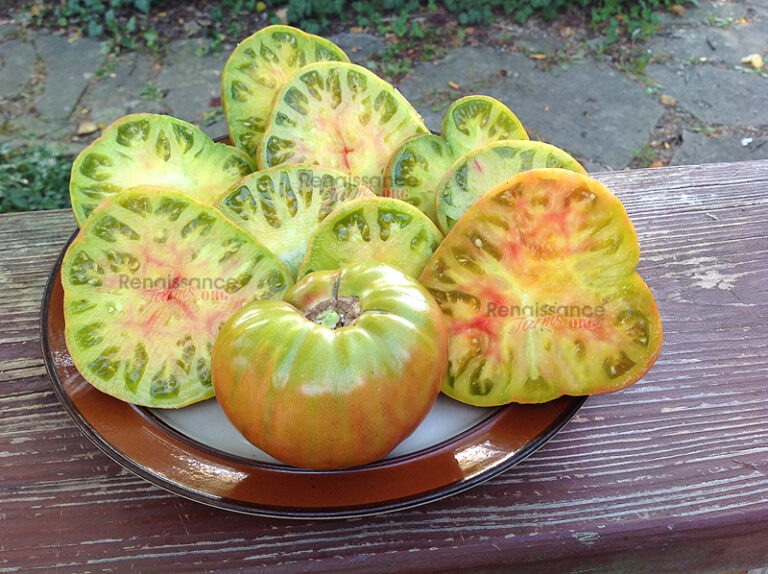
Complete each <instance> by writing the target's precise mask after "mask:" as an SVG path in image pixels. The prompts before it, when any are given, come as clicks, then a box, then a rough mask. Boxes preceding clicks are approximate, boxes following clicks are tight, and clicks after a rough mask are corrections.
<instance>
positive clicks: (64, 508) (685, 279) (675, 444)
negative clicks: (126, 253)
mask: <svg viewBox="0 0 768 574" xmlns="http://www.w3.org/2000/svg"><path fill="white" fill-rule="evenodd" d="M596 177H597V178H598V179H600V180H601V181H603V182H604V183H606V184H607V185H608V186H609V187H611V188H612V189H614V190H615V191H616V193H617V195H619V197H620V198H621V199H622V200H623V201H624V203H625V205H626V207H627V210H628V211H629V213H630V216H631V217H632V218H633V221H634V223H635V225H636V228H637V232H638V235H639V239H640V244H641V246H642V248H643V252H642V257H641V262H640V267H639V270H640V272H641V273H642V274H643V276H644V277H645V278H646V280H647V282H648V283H649V284H650V286H651V288H652V289H653V291H654V293H655V295H656V297H657V300H658V302H659V307H660V310H661V314H662V317H663V320H664V327H665V342H664V348H663V351H662V355H661V357H660V358H659V360H658V362H657V363H656V365H655V366H654V368H653V369H652V370H651V372H650V373H649V374H648V375H647V376H646V377H645V378H644V379H643V380H641V381H640V382H639V383H637V384H636V385H634V386H633V387H630V388H629V389H627V390H625V391H622V392H619V393H615V394H611V395H602V396H595V397H591V398H590V399H589V400H588V401H587V403H586V405H585V406H584V407H583V408H582V410H581V411H580V412H579V413H578V414H577V416H576V417H575V418H574V419H573V420H572V421H571V422H570V423H569V424H568V425H567V426H566V427H565V429H564V430H563V431H562V432H561V433H560V434H558V435H557V436H556V437H555V438H554V439H553V440H552V441H551V442H549V443H548V444H546V445H545V446H544V447H543V448H542V449H540V450H539V451H537V452H536V453H535V454H534V455H532V456H531V457H530V458H528V459H527V460H525V461H524V462H523V463H522V464H520V465H519V466H516V467H514V468H512V469H510V470H508V471H506V472H505V473H503V474H502V475H500V476H498V477H496V478H494V479H492V480H491V481H489V482H486V483H485V484H482V485H480V486H478V487H476V488H474V489H472V490H469V491H467V492H465V493H462V494H459V495H456V496H454V497H451V498H447V499H443V500H441V501H438V502H434V503H432V504H429V505H426V506H421V507H417V508H413V509H411V510H406V511H401V512H396V513H392V514H385V515H380V516H375V517H369V518H358V519H345V520H337V521H320V522H313V521H310V520H298V521H295V520H294V521H287V520H280V519H267V518H259V517H253V516H246V515H240V514H235V513H231V512H227V511H224V510H218V509H215V508H210V507H207V506H203V505H201V504H198V503H195V502H191V501H188V500H186V499H183V498H180V497H177V496H175V495H172V494H168V493H166V492H165V491H164V490H162V489H160V488H158V487H156V486H154V485H152V484H149V483H147V482H145V481H144V480H142V479H140V478H138V477H136V476H134V475H132V474H131V473H129V472H128V471H126V470H124V469H123V468H121V467H120V466H118V465H117V464H115V463H113V462H112V461H111V460H110V459H109V458H108V457H107V456H105V455H104V454H102V453H101V451H99V450H98V449H97V448H95V447H94V446H93V445H92V444H91V443H90V442H89V440H87V439H86V438H85V437H84V436H83V435H82V434H81V432H80V431H79V430H78V429H77V428H76V427H75V425H74V424H73V422H72V421H71V420H70V418H69V416H68V415H67V414H66V413H65V411H64V409H63V408H62V406H61V405H60V403H59V402H58V401H57V399H56V397H55V395H54V394H53V392H52V387H51V382H50V380H49V378H48V376H47V374H46V372H45V368H44V366H43V359H42V352H41V348H40V334H39V321H40V303H41V298H42V295H43V287H44V284H45V281H46V278H47V276H48V273H49V271H50V269H51V267H52V265H53V263H54V260H55V259H56V257H57V255H58V254H59V252H60V250H61V248H62V246H63V245H64V244H65V243H66V241H67V238H68V237H69V236H70V234H71V233H72V231H73V229H74V223H73V219H72V217H71V216H70V214H69V213H68V212H66V211H53V212H37V213H28V214H18V215H4V216H0V287H1V289H0V317H2V335H0V337H2V346H1V347H0V409H1V410H0V572H17V571H18V572H24V573H27V572H46V573H65V572H66V573H70V572H78V573H79V572H126V571H130V572H170V571H180V572H181V571H184V572H217V573H221V572H253V571H257V570H259V569H260V568H264V569H265V570H267V571H268V572H270V573H280V572H320V571H323V572H454V571H456V572H458V571H469V572H497V571H498V572H512V571H514V572H537V573H542V572H558V573H559V572H568V571H570V572H594V571H601V572H605V571H615V572H622V573H631V572H664V571H674V572H708V571H712V572H737V571H740V570H741V571H743V570H745V569H748V568H758V567H766V566H768V369H766V364H767V363H768V359H767V358H766V357H768V328H766V323H767V322H768V313H766V310H767V309H768V161H760V162H749V163H734V164H717V165H707V166H689V167H675V168H661V169H657V170H637V171H628V172H614V173H600V174H596ZM512 565H514V568H513V567H512Z"/></svg>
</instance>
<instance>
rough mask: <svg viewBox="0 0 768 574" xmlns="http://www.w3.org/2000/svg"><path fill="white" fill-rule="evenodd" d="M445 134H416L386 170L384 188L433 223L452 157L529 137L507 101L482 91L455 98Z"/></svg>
mask: <svg viewBox="0 0 768 574" xmlns="http://www.w3.org/2000/svg"><path fill="white" fill-rule="evenodd" d="M441 134H442V136H438V135H433V134H423V135H418V136H414V137H412V138H410V139H408V140H406V141H405V142H404V143H403V144H402V145H401V146H400V147H399V148H398V149H397V150H395V152H394V154H392V157H391V159H390V160H389V164H388V165H387V169H386V174H387V178H388V181H389V188H385V190H384V191H383V192H382V195H385V196H387V197H395V198H398V199H402V200H403V201H407V202H408V203H410V204H412V205H415V206H416V207H418V208H419V209H420V210H422V211H423V212H424V213H425V214H426V215H427V216H428V217H429V218H430V219H432V221H434V222H435V223H437V213H436V212H435V194H436V193H437V186H438V184H439V183H440V179H441V178H442V177H443V175H444V174H445V172H447V171H448V170H449V169H450V167H451V165H452V164H453V162H454V161H456V160H457V159H458V158H459V157H460V156H461V155H463V154H465V153H467V152H469V151H471V150H473V149H475V148H477V147H480V146H482V145H485V144H487V143H490V142H493V141H499V140H527V139H528V134H527V133H526V132H525V128H523V125H522V124H521V123H520V120H519V119H518V118H517V116H516V115H515V114H514V113H512V111H511V110H510V109H509V108H508V107H507V106H505V105H504V104H503V103H502V102H500V101H499V100H496V99H494V98H491V97H489V96H480V95H473V96H466V97H463V98H460V99H458V100H456V101H455V102H453V104H451V106H450V107H449V108H448V109H447V110H446V112H445V115H444V116H443V121H442V126H441Z"/></svg>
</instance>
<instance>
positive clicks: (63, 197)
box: [0, 144, 73, 213]
mask: <svg viewBox="0 0 768 574" xmlns="http://www.w3.org/2000/svg"><path fill="white" fill-rule="evenodd" d="M72 159H73V158H72V156H71V155H70V154H67V153H64V152H62V151H59V150H56V149H54V148H50V147H45V146H28V145H23V146H14V145H11V144H2V145H0V213H8V212H12V211H32V210H38V209H59V208H66V207H69V172H70V169H71V167H72Z"/></svg>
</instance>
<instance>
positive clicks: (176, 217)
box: [61, 187, 293, 408]
mask: <svg viewBox="0 0 768 574" xmlns="http://www.w3.org/2000/svg"><path fill="white" fill-rule="evenodd" d="M61 282H62V286H63V287H64V322H65V336H66V340H67V348H68V349H69V353H70V355H72V361H73V362H74V364H75V366H76V367H77V369H78V370H79V371H80V373H81V374H82V375H83V377H84V378H85V379H86V380H87V381H88V382H89V383H91V384H92V385H93V386H94V387H96V388H97V389H99V390H100V391H103V392H105V393H107V394H109V395H112V396H113V397H115V398H117V399H120V400H122V401H127V402H129V403H133V404H136V405H143V406H148V407H162V408H180V407H184V406H187V405H190V404H192V403H196V402H199V401H202V400H205V399H209V398H211V397H212V396H213V387H212V384H211V368H210V360H211V347H212V346H213V341H214V339H215V338H216V334H217V333H218V331H219V328H220V327H221V325H222V323H224V321H225V320H226V319H228V318H229V316H230V315H231V314H232V313H234V312H235V311H236V310H237V309H239V308H240V307H242V306H243V305H244V304H246V303H248V302H250V301H252V300H253V299H257V298H263V297H265V298H278V299H279V298H280V296H281V295H282V294H283V293H284V292H285V290H286V289H287V288H288V286H289V285H291V284H292V283H293V281H292V279H291V276H290V275H289V274H288V270H287V269H286V268H285V266H284V265H283V264H282V263H281V262H280V261H279V260H278V259H277V257H275V256H274V255H273V254H272V253H271V252H270V251H269V250H268V249H267V248H266V247H264V246H263V245H262V244H261V243H259V242H258V241H256V239H254V238H253V237H252V236H251V235H249V234H248V233H246V232H245V231H243V230H242V229H240V228H239V227H237V226H236V225H235V224H234V223H232V222H230V221H229V220H228V219H227V218H225V217H224V216H223V215H222V214H221V213H219V212H218V211H217V210H216V209H214V208H213V207H211V206H210V205H205V204H203V203H201V202H199V201H197V200H195V199H193V198H191V197H189V195H187V194H185V193H182V192H179V191H171V190H167V189H162V188H155V187H135V188H132V189H130V190H126V191H121V192H120V193H116V194H113V195H111V196H110V197H109V198H108V199H107V200H106V201H104V203H102V204H101V205H100V206H99V207H97V208H96V209H94V211H93V213H91V214H90V215H89V216H88V218H87V219H86V220H85V222H84V223H83V226H82V228H81V229H80V231H79V233H78V234H77V237H76V238H75V239H74V240H73V241H72V243H71V244H70V246H69V248H68V249H67V252H66V254H65V255H64V260H63V261H62V263H61Z"/></svg>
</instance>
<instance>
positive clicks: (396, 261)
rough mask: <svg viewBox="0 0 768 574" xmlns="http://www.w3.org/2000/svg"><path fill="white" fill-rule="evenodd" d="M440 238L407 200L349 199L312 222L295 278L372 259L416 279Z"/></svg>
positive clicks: (434, 227)
mask: <svg viewBox="0 0 768 574" xmlns="http://www.w3.org/2000/svg"><path fill="white" fill-rule="evenodd" d="M442 239H443V234H442V233H440V230H439V229H438V228H437V226H436V225H435V224H434V223H432V221H430V219H429V218H428V217H427V216H426V215H424V214H423V213H422V212H421V211H419V210H418V209H417V208H415V207H414V206H412V205H410V204H408V203H405V202H403V201H400V200H399V199H392V198H388V197H361V198H358V199H353V200H352V201H348V202H346V203H344V204H342V205H340V206H339V207H337V208H336V209H335V210H333V211H332V212H331V213H330V215H328V217H326V218H325V219H324V220H323V221H322V222H321V223H320V224H319V225H318V227H317V231H315V234H314V235H313V236H312V238H311V239H310V242H309V247H308V248H307V253H306V255H305V256H304V260H303V261H302V262H301V265H300V266H299V274H298V276H299V277H303V276H305V275H307V274H309V273H314V272H315V271H320V270H324V269H338V268H339V267H343V266H344V265H348V264H351V263H361V262H366V261H377V262H379V263H386V264H387V265H390V266H392V267H394V268H396V269H399V270H400V271H402V272H404V273H407V274H408V275H411V276H412V277H418V275H419V273H421V270H422V269H423V268H424V265H425V264H426V263H427V260H428V259H429V258H430V256H431V255H432V253H434V251H435V249H437V246H438V245H439V244H440V241H442Z"/></svg>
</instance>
